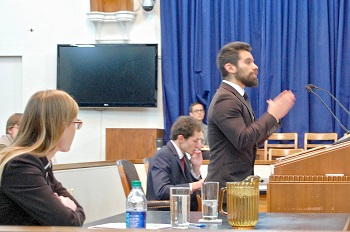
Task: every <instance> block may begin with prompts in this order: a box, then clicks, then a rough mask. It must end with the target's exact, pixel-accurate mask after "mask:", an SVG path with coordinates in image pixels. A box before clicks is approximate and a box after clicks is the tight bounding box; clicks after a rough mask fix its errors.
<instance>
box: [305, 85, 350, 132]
mask: <svg viewBox="0 0 350 232" xmlns="http://www.w3.org/2000/svg"><path fill="white" fill-rule="evenodd" d="M305 89H306V90H307V91H309V92H310V93H313V94H315V95H316V96H317V97H318V98H319V99H320V100H321V102H322V104H323V105H324V106H325V107H326V108H327V110H328V111H329V112H330V113H331V114H332V116H333V118H334V119H335V120H336V121H337V122H338V124H339V125H340V126H341V128H343V130H345V132H346V134H349V133H350V131H349V130H348V129H346V127H345V126H344V125H343V124H342V123H341V122H340V121H339V119H338V118H337V116H335V114H334V113H333V112H332V110H331V109H330V108H329V107H328V106H327V104H326V103H325V102H324V101H323V100H322V98H321V97H320V96H319V95H318V94H317V93H315V92H314V91H312V88H311V87H310V86H309V85H307V86H305Z"/></svg>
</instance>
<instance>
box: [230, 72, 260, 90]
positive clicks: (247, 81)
mask: <svg viewBox="0 0 350 232" xmlns="http://www.w3.org/2000/svg"><path fill="white" fill-rule="evenodd" d="M235 77H236V80H238V81H240V82H242V84H243V85H244V86H246V87H255V86H257V85H258V84H259V80H258V78H255V77H252V76H251V75H248V76H246V77H243V76H241V75H240V71H238V72H237V73H236V75H235Z"/></svg>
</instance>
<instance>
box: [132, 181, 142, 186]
mask: <svg viewBox="0 0 350 232" xmlns="http://www.w3.org/2000/svg"><path fill="white" fill-rule="evenodd" d="M140 186H141V181H139V180H133V181H131V187H140Z"/></svg>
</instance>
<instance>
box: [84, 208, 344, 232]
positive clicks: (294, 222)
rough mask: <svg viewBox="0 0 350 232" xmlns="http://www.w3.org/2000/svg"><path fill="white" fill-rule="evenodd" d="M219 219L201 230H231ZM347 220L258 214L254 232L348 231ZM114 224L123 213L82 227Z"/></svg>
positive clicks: (153, 215)
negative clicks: (260, 231) (256, 231)
mask: <svg viewBox="0 0 350 232" xmlns="http://www.w3.org/2000/svg"><path fill="white" fill-rule="evenodd" d="M200 218H202V213H201V212H191V217H190V222H192V223H197V222H198V219H200ZM219 218H221V219H222V224H221V225H207V226H206V227H203V228H201V229H212V230H232V227H231V225H230V224H229V223H228V222H227V219H226V217H225V216H223V215H221V214H219ZM349 220H350V214H347V213H300V214H298V213H260V214H259V221H258V223H257V224H256V226H255V229H254V230H270V231H276V230H302V231H310V230H319V231H342V230H349V227H348V226H349ZM115 222H125V213H123V214H119V215H116V216H113V217H109V218H106V219H102V220H98V221H96V222H92V223H87V224H86V225H84V227H89V226H95V225H100V224H105V223H115ZM147 222H148V223H164V224H170V212H169V211H165V212H160V211H149V212H147ZM177 231H178V230H177Z"/></svg>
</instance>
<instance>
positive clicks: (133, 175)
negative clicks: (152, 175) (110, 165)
mask: <svg viewBox="0 0 350 232" xmlns="http://www.w3.org/2000/svg"><path fill="white" fill-rule="evenodd" d="M117 167H118V172H119V176H120V180H121V182H122V185H123V189H124V194H125V197H128V195H129V193H130V191H131V182H132V181H133V180H140V178H139V175H138V174H137V171H136V168H135V165H134V164H133V163H132V162H130V161H129V160H118V161H117Z"/></svg>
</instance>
